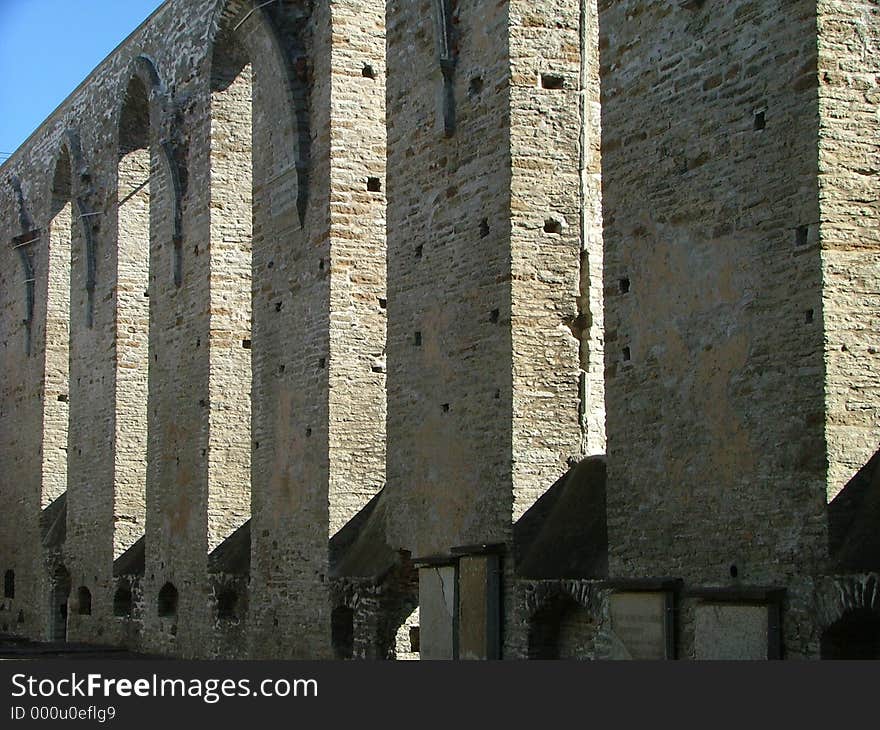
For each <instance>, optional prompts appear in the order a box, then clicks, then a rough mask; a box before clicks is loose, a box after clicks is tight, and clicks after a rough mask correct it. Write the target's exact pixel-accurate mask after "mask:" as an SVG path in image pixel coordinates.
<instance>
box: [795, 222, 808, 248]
mask: <svg viewBox="0 0 880 730" xmlns="http://www.w3.org/2000/svg"><path fill="white" fill-rule="evenodd" d="M809 240H810V227H809V226H798V227H797V228H795V229H794V245H795V246H806V245H807V243H808V242H809Z"/></svg>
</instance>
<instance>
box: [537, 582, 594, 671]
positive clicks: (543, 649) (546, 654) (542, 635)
mask: <svg viewBox="0 0 880 730" xmlns="http://www.w3.org/2000/svg"><path fill="white" fill-rule="evenodd" d="M597 634H598V626H597V623H596V620H595V617H594V616H593V614H592V613H591V612H590V611H589V610H587V608H586V607H584V606H583V605H581V604H580V603H579V602H578V601H576V600H575V599H574V598H573V597H572V596H571V595H569V594H568V593H560V594H559V595H557V596H555V597H554V598H552V599H550V600H548V601H547V602H546V603H545V604H544V605H543V606H542V607H541V608H540V609H539V610H538V611H536V612H535V613H534V614H533V615H532V617H531V620H530V621H529V659H593V658H595V655H596V646H595V642H596V638H597Z"/></svg>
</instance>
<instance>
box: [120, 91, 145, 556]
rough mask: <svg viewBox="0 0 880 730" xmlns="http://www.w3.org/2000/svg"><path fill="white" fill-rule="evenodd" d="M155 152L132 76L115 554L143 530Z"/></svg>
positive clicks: (123, 186)
mask: <svg viewBox="0 0 880 730" xmlns="http://www.w3.org/2000/svg"><path fill="white" fill-rule="evenodd" d="M151 169H152V153H151V135H150V101H149V90H148V89H147V87H146V86H145V85H144V82H143V81H142V80H141V79H140V78H139V77H138V76H134V77H132V79H131V80H130V81H129V84H128V88H127V89H126V93H125V100H124V102H123V105H122V110H121V114H120V118H119V143H118V163H117V192H118V197H117V287H116V363H117V364H116V433H115V453H114V467H115V477H114V490H113V493H114V505H113V557H114V559H115V558H118V557H119V556H120V555H122V553H124V552H125V551H126V550H127V549H128V548H130V547H131V546H132V545H133V544H134V543H135V542H137V541H138V540H139V539H140V538H141V537H142V536H143V535H144V520H145V515H146V479H147V399H148V380H149V331H150V306H149V301H150V300H149V269H150V203H151V198H152V191H151V181H152V175H151Z"/></svg>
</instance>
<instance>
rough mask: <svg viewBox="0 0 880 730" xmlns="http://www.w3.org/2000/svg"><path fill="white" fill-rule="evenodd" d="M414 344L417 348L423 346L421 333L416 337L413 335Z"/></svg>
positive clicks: (417, 333)
mask: <svg viewBox="0 0 880 730" xmlns="http://www.w3.org/2000/svg"><path fill="white" fill-rule="evenodd" d="M413 344H414V345H415V346H416V347H421V346H422V333H421V332H416V333H415V335H413Z"/></svg>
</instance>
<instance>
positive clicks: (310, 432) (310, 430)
mask: <svg viewBox="0 0 880 730" xmlns="http://www.w3.org/2000/svg"><path fill="white" fill-rule="evenodd" d="M311 435H312V429H310V428H307V429H306V438H309V437H310V436H311Z"/></svg>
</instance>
